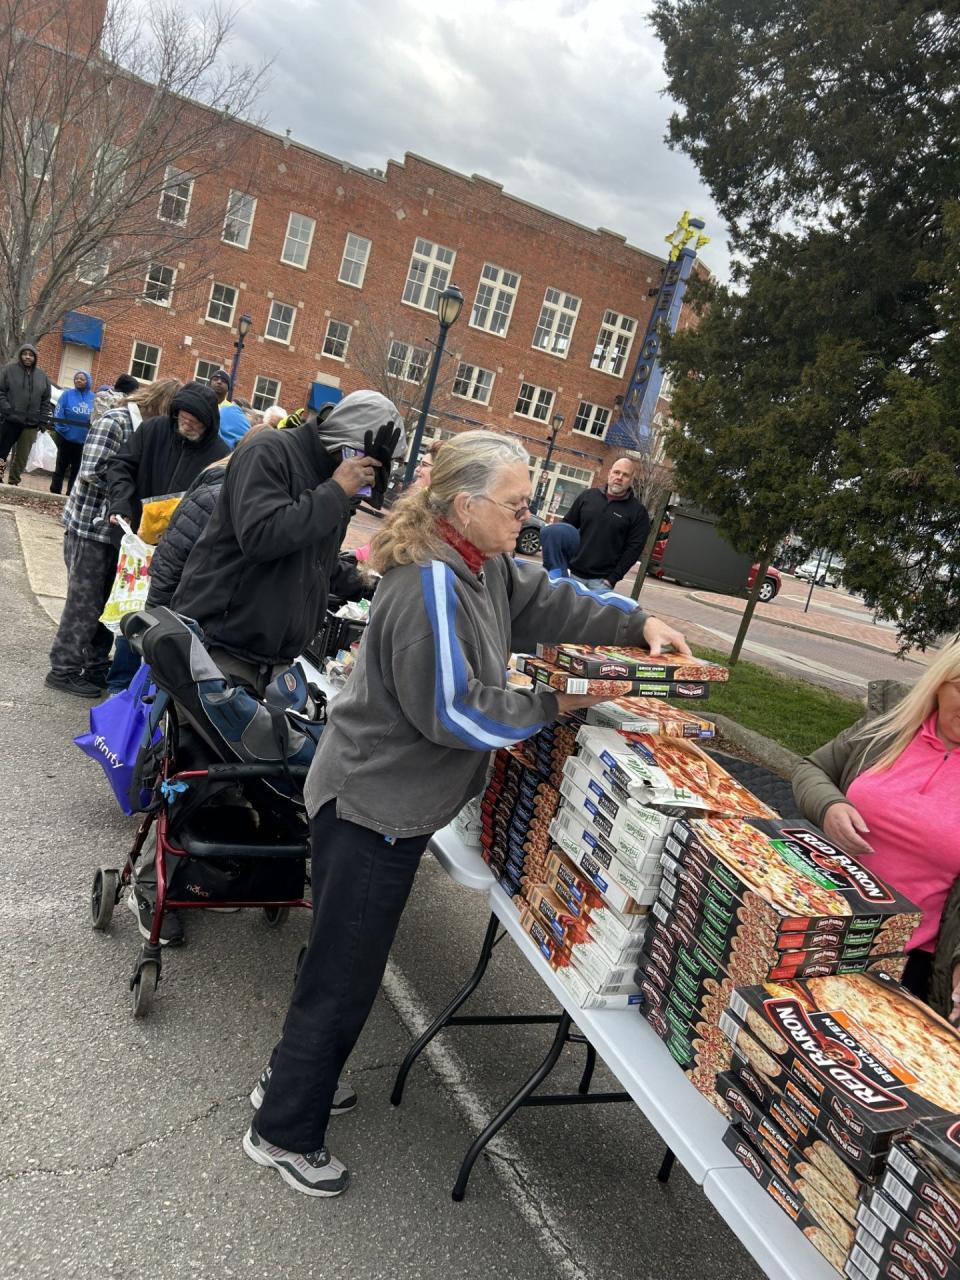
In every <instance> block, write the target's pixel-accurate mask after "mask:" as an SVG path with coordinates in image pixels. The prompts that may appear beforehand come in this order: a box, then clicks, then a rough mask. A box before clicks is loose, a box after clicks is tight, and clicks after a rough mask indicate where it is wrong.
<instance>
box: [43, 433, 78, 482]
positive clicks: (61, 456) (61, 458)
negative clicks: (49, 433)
mask: <svg viewBox="0 0 960 1280" xmlns="http://www.w3.org/2000/svg"><path fill="white" fill-rule="evenodd" d="M53 436H54V443H55V444H56V446H57V466H56V469H55V471H54V473H53V479H52V480H51V481H50V492H51V493H63V482H64V480H66V482H67V493H69V492H70V490H71V489H72V488H73V482H74V480H76V478H77V472H78V471H79V470H80V459H81V458H82V457H83V441H82V440H66V439H64V437H63V436H62V435H61V434H60V432H59V431H55V432H54V433H53Z"/></svg>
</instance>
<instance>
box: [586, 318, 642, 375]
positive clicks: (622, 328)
mask: <svg viewBox="0 0 960 1280" xmlns="http://www.w3.org/2000/svg"><path fill="white" fill-rule="evenodd" d="M636 335H637V321H636V320H635V319H634V318H633V316H623V315H621V314H620V312H619V311H604V313H603V319H602V320H601V322H600V328H599V329H598V331H597V341H596V345H595V346H594V348H593V355H592V356H591V357H590V368H591V369H597V370H599V372H600V373H605V374H607V375H608V376H609V377H611V378H622V377H623V376H624V372H625V370H626V365H627V360H628V359H629V356H630V349H631V347H632V346H633V340H634V338H635V337H636Z"/></svg>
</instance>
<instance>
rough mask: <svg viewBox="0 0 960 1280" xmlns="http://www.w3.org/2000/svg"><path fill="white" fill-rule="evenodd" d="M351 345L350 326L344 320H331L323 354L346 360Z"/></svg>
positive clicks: (324, 341)
mask: <svg viewBox="0 0 960 1280" xmlns="http://www.w3.org/2000/svg"><path fill="white" fill-rule="evenodd" d="M349 345H350V326H349V325H348V324H344V323H343V321H342V320H331V321H330V323H329V324H328V325H327V336H326V337H325V338H324V340H323V354H324V355H325V356H332V357H333V359H334V360H345V359H346V356H347V347H348V346H349Z"/></svg>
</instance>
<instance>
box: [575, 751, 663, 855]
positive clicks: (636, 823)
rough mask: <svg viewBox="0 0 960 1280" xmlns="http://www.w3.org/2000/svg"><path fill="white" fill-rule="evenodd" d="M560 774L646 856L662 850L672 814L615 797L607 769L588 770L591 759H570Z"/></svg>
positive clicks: (599, 767) (597, 767)
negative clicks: (646, 852) (644, 850)
mask: <svg viewBox="0 0 960 1280" xmlns="http://www.w3.org/2000/svg"><path fill="white" fill-rule="evenodd" d="M594 759H595V758H594ZM563 773H564V778H565V779H567V780H569V781H570V782H572V783H573V785H574V786H575V787H577V788H578V789H579V790H580V791H581V792H583V794H584V795H585V796H587V797H588V798H589V799H590V800H592V801H593V803H594V804H595V805H596V806H597V808H598V809H599V810H600V811H601V812H602V813H603V814H605V815H606V817H607V818H608V819H609V820H610V821H611V822H612V823H613V824H614V825H615V826H617V827H620V828H622V829H623V831H624V832H625V833H626V834H627V835H628V836H629V837H630V838H631V839H633V840H634V841H636V842H637V843H638V844H640V845H642V846H644V847H645V849H646V850H647V851H648V852H649V853H659V852H660V851H661V850H662V848H663V844H664V841H665V839H666V837H667V836H668V835H669V833H670V832H671V831H672V830H673V823H674V820H675V819H674V817H673V815H671V814H668V813H664V812H663V811H662V810H661V809H652V808H649V807H647V806H645V805H642V804H640V803H638V801H636V800H631V799H629V798H628V797H626V796H624V795H623V793H622V792H621V794H620V795H619V796H618V795H617V794H616V789H615V787H614V786H611V785H609V784H610V782H611V781H612V779H610V778H609V777H608V775H607V770H606V769H604V768H603V766H602V764H600V763H599V762H596V767H595V768H594V769H591V767H590V757H584V756H569V757H568V758H567V760H566V762H565V764H564V766H563ZM562 790H563V788H562V786H561V791H562Z"/></svg>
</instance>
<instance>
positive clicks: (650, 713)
mask: <svg viewBox="0 0 960 1280" xmlns="http://www.w3.org/2000/svg"><path fill="white" fill-rule="evenodd" d="M582 719H583V720H584V722H585V723H586V724H595V725H600V726H601V727H605V728H608V729H618V730H620V731H621V732H622V733H652V734H663V735H665V736H666V737H670V738H712V737H714V736H715V734H716V729H715V727H714V725H713V723H712V722H711V721H710V720H704V719H702V718H701V717H700V716H697V715H694V714H693V712H692V711H687V710H685V709H684V708H683V707H671V706H670V705H669V704H667V703H664V702H660V701H657V700H656V699H653V698H639V697H633V698H615V699H613V701H611V702H599V703H597V705H596V706H595V707H587V708H586V710H585V711H584V712H583V715H582Z"/></svg>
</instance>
